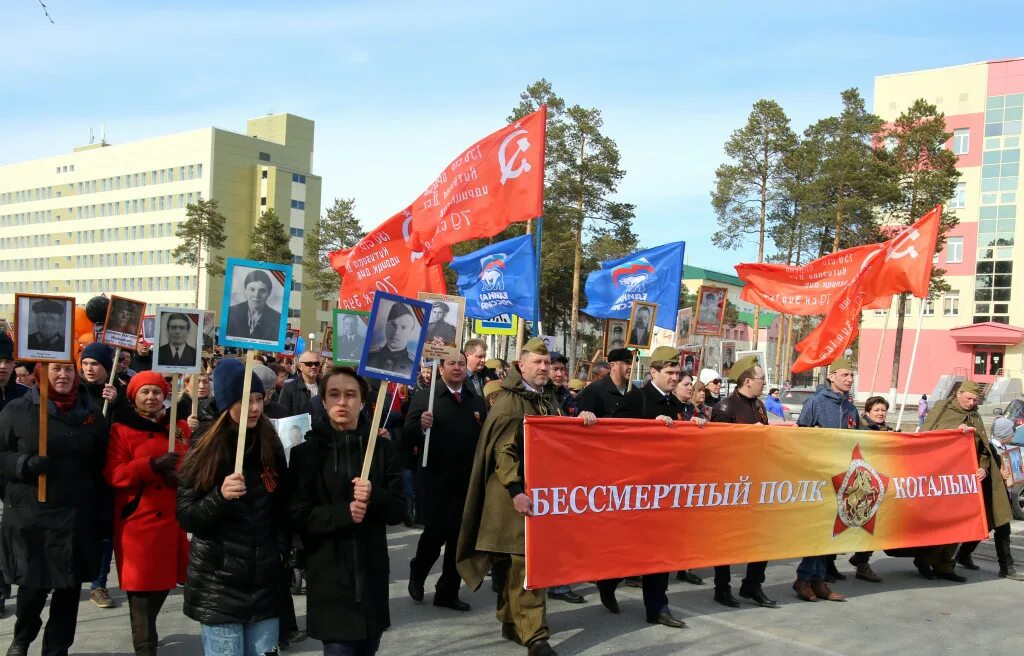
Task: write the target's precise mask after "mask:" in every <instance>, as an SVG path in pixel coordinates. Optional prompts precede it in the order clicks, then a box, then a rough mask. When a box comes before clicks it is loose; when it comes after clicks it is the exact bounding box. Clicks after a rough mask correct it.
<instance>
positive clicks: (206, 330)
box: [203, 310, 217, 351]
mask: <svg viewBox="0 0 1024 656" xmlns="http://www.w3.org/2000/svg"><path fill="white" fill-rule="evenodd" d="M216 345H217V313H216V312H214V311H213V310H203V350H204V351H213V347H214V346H216Z"/></svg>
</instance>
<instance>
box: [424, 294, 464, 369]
mask: <svg viewBox="0 0 1024 656" xmlns="http://www.w3.org/2000/svg"><path fill="white" fill-rule="evenodd" d="M419 299H420V300H421V301H425V302H427V303H429V304H430V314H429V315H428V320H427V335H426V338H425V339H424V341H423V357H424V358H426V359H428V360H434V359H442V360H443V359H445V358H450V357H452V356H453V355H454V354H455V353H457V352H458V351H459V350H460V346H461V344H460V343H459V342H460V341H461V340H460V336H461V333H462V320H463V317H464V316H465V314H466V299H464V298H463V297H461V296H449V295H447V294H428V293H425V292H422V293H420V295H419Z"/></svg>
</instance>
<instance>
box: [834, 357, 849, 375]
mask: <svg viewBox="0 0 1024 656" xmlns="http://www.w3.org/2000/svg"><path fill="white" fill-rule="evenodd" d="M840 369H849V370H850V371H853V363H852V362H850V358H839V359H838V360H836V361H835V362H833V363H832V364H830V365H829V366H828V372H829V373H832V372H833V371H839V370H840Z"/></svg>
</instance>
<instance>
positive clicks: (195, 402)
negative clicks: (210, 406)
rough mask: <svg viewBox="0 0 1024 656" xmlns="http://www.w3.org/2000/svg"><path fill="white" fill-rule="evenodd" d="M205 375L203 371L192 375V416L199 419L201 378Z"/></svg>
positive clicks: (190, 393)
mask: <svg viewBox="0 0 1024 656" xmlns="http://www.w3.org/2000/svg"><path fill="white" fill-rule="evenodd" d="M202 375H203V372H202V369H200V371H199V373H197V374H192V384H191V385H190V386H189V396H191V397H192V416H193V417H196V418H198V417H199V377H200V376H202Z"/></svg>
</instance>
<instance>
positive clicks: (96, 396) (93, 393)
mask: <svg viewBox="0 0 1024 656" xmlns="http://www.w3.org/2000/svg"><path fill="white" fill-rule="evenodd" d="M79 364H80V365H81V367H80V371H81V373H82V387H83V388H85V391H86V392H87V393H88V395H89V399H90V400H91V401H92V404H93V405H94V406H95V407H96V408H98V409H100V410H102V409H103V405H104V404H105V403H107V402H109V405H110V411H109V412H108V413H107V425H108V426H109V425H110V424H112V423H113V422H114V421H115V415H119V414H120V413H121V412H122V410H123V409H124V407H125V406H126V404H127V399H128V395H127V392H126V388H127V385H126V384H125V382H124V381H123V380H122V379H120V378H118V377H116V376H115V377H114V383H115V384H114V385H111V384H110V372H111V371H113V368H114V349H112V348H110V347H109V346H107V345H106V344H101V343H99V342H92V343H90V344H87V345H86V347H85V348H84V349H82V355H81V357H80V358H79Z"/></svg>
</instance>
